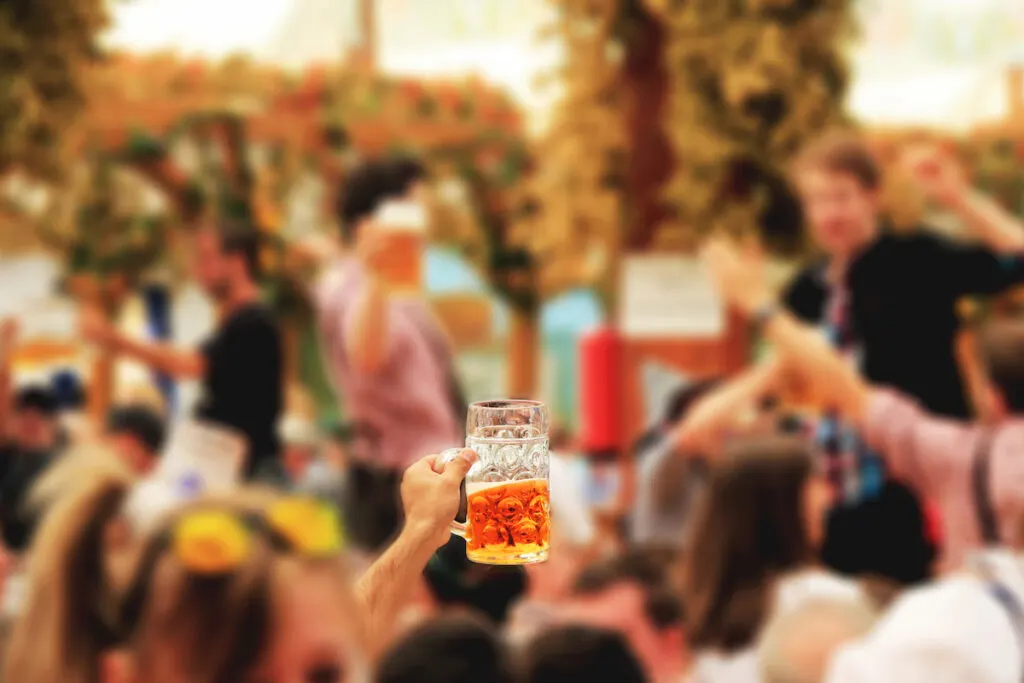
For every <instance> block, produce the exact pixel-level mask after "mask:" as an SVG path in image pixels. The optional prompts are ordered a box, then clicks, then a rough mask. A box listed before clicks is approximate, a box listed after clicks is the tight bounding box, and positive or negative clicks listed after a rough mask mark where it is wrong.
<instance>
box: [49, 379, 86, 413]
mask: <svg viewBox="0 0 1024 683" xmlns="http://www.w3.org/2000/svg"><path fill="white" fill-rule="evenodd" d="M50 386H51V387H52V388H53V394H54V397H55V399H56V401H57V409H58V410H78V409H80V408H82V407H84V406H85V401H86V393H85V387H84V386H82V380H81V378H80V377H79V376H78V375H77V374H75V373H74V372H73V371H71V370H62V371H60V372H57V373H55V374H54V376H53V378H52V379H51V380H50Z"/></svg>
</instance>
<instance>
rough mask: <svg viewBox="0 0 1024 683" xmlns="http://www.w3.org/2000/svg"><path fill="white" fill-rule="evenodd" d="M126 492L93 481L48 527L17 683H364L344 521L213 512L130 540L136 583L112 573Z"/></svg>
mask: <svg viewBox="0 0 1024 683" xmlns="http://www.w3.org/2000/svg"><path fill="white" fill-rule="evenodd" d="M127 490H128V486H127V482H126V481H125V480H123V479H115V478H110V477H108V478H106V479H102V480H95V481H93V482H91V483H90V484H89V485H88V487H86V488H84V489H83V490H81V491H80V492H79V493H76V494H74V495H73V496H71V497H70V498H69V499H67V500H65V501H62V502H61V503H60V505H59V508H58V509H56V510H55V511H54V512H53V514H51V515H50V516H49V517H48V518H47V520H46V522H45V523H44V528H43V531H42V532H41V535H40V538H39V541H38V545H37V547H36V549H35V555H34V558H33V566H32V568H31V581H32V587H31V589H30V594H29V599H28V604H27V605H26V611H25V614H24V617H23V618H22V620H21V622H20V623H19V624H18V625H17V626H16V629H15V634H14V637H13V640H12V644H11V650H10V652H9V656H8V666H7V671H6V679H7V680H18V681H24V682H25V683H51V682H52V683H56V682H57V681H69V682H71V683H79V682H81V683H140V682H142V681H145V682H146V683H229V682H230V683H247V682H249V681H252V682H253V683H300V682H302V683H306V682H311V683H332V682H334V683H351V682H353V681H358V680H361V678H362V675H363V671H364V669H363V666H364V662H362V661H361V656H362V655H361V625H360V623H359V620H358V618H357V610H356V607H355V602H354V599H353V597H352V595H351V592H350V588H349V584H348V581H347V576H346V573H345V571H344V570H343V567H342V560H341V557H340V535H339V532H338V530H337V527H336V526H335V524H336V518H335V517H334V515H333V511H331V510H329V509H328V508H326V507H321V506H320V505H319V504H318V503H314V502H312V501H306V500H298V499H285V500H276V501H274V502H272V503H270V504H269V505H264V504H256V502H255V501H247V502H240V501H231V502H219V501H204V502H201V503H197V504H195V505H192V506H190V507H189V508H188V509H185V510H182V511H180V512H179V513H177V514H176V515H174V516H173V517H171V518H169V519H168V520H167V521H166V522H165V523H164V524H163V525H161V526H160V528H158V529H157V530H155V531H154V532H153V533H151V534H148V535H147V536H146V537H145V538H142V539H132V542H131V544H132V546H133V550H132V555H133V558H132V561H131V562H130V568H129V570H128V571H125V572H123V573H122V572H112V571H110V567H109V565H108V559H109V558H108V555H109V552H108V551H109V550H110V548H109V539H110V534H109V531H110V529H111V528H114V523H115V521H116V520H117V519H118V515H119V510H120V508H121V505H122V503H123V501H124V499H125V495H126V492H127ZM121 576H124V577H126V578H125V579H121V580H118V579H119V578H120V577H121Z"/></svg>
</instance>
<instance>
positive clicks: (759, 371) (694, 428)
mask: <svg viewBox="0 0 1024 683" xmlns="http://www.w3.org/2000/svg"><path fill="white" fill-rule="evenodd" d="M778 375H779V365H778V361H777V360H776V359H771V360H769V361H767V362H765V363H761V364H759V365H756V366H754V367H752V368H750V369H749V370H747V371H745V372H744V373H742V374H741V375H739V376H738V377H737V378H735V379H733V380H731V381H729V382H728V383H726V384H725V385H724V386H723V387H721V388H720V389H716V390H714V391H712V392H711V393H709V394H708V395H707V396H706V397H705V398H703V399H701V400H699V401H698V402H697V404H696V405H695V406H694V407H693V409H692V410H690V411H689V413H688V414H687V415H686V417H685V418H684V419H683V421H682V422H681V423H680V424H679V426H678V427H677V428H676V429H675V430H674V432H673V434H672V445H673V446H674V447H675V448H677V449H678V450H680V451H682V452H695V453H707V452H708V451H709V450H713V449H714V447H715V445H716V442H717V440H718V439H719V438H720V437H721V435H722V434H723V433H724V432H725V431H727V430H728V429H729V427H731V426H733V425H735V424H736V423H737V421H738V418H739V417H740V416H742V415H744V414H746V413H747V412H748V411H749V409H751V408H753V407H755V406H756V404H757V402H758V401H759V400H760V399H762V398H764V397H766V396H768V395H769V394H770V393H771V392H772V391H773V390H774V389H775V388H776V386H777V380H778Z"/></svg>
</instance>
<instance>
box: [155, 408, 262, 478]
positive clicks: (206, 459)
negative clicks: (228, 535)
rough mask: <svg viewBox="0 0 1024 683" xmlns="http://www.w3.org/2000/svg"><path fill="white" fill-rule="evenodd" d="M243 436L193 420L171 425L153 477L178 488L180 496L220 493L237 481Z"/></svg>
mask: <svg viewBox="0 0 1024 683" xmlns="http://www.w3.org/2000/svg"><path fill="white" fill-rule="evenodd" d="M245 450H246V442H245V439H244V438H243V437H242V436H241V435H239V434H237V433H235V432H232V431H230V430H227V429H222V428H220V427H216V426H213V425H211V424H208V423H204V422H199V421H196V420H181V421H179V422H178V423H177V424H175V425H174V428H173V431H172V432H171V437H170V439H169V440H168V442H167V446H166V447H165V448H164V453H163V456H162V457H161V459H160V465H159V467H158V469H157V472H156V477H157V478H159V479H162V480H164V481H165V482H168V483H170V484H172V485H173V486H175V487H178V488H180V490H181V493H182V495H190V494H198V493H208V492H214V493H220V492H223V491H226V490H230V489H231V488H233V487H234V486H236V485H237V484H238V481H239V478H240V475H241V472H242V463H243V462H244V459H245Z"/></svg>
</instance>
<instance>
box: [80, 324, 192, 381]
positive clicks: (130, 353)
mask: <svg viewBox="0 0 1024 683" xmlns="http://www.w3.org/2000/svg"><path fill="white" fill-rule="evenodd" d="M79 325H80V330H79V331H80V332H81V335H82V338H83V339H85V340H86V341H88V342H92V343H93V344H96V345H98V346H102V347H104V348H107V349H109V350H110V351H111V352H112V353H115V354H117V355H119V356H127V357H128V358H131V359H132V360H136V361H138V362H140V363H142V364H143V365H146V366H149V367H150V368H152V369H154V370H158V371H159V372H162V373H164V374H165V375H171V376H172V377H177V378H179V379H195V378H199V377H202V376H203V373H204V372H205V371H206V361H205V360H204V358H203V355H202V353H200V352H199V351H198V350H197V349H180V348H174V347H172V346H169V345H167V344H159V343H153V342H146V341H141V340H136V339H132V338H131V337H128V336H127V335H124V334H121V333H120V332H118V331H117V330H116V329H115V328H114V327H113V326H112V325H111V324H110V323H109V322H108V321H107V320H106V319H105V318H104V317H103V315H102V313H100V312H99V311H97V310H94V309H85V310H83V311H82V317H81V319H80V321H79Z"/></svg>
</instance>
